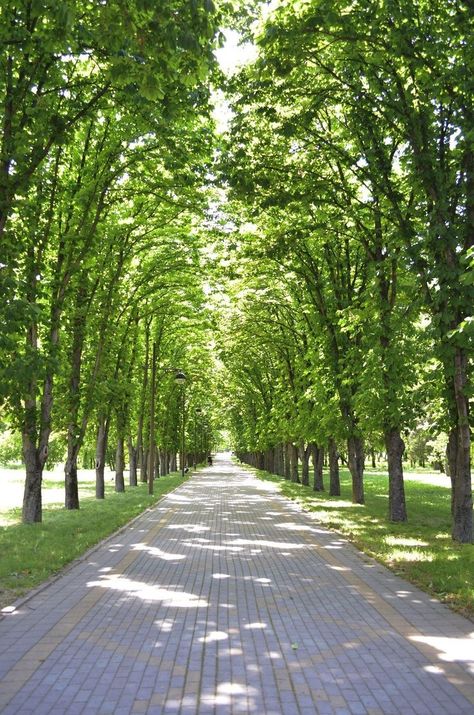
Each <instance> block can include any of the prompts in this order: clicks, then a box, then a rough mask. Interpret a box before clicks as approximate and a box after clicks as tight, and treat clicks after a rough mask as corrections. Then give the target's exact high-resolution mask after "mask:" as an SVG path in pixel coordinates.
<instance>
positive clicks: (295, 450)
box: [290, 442, 300, 484]
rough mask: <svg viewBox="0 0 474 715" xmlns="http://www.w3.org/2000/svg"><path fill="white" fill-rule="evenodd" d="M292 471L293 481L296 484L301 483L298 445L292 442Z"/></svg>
mask: <svg viewBox="0 0 474 715" xmlns="http://www.w3.org/2000/svg"><path fill="white" fill-rule="evenodd" d="M290 471H291V481H292V482H295V483H296V484H300V478H299V474H298V447H297V446H296V444H292V443H291V442H290Z"/></svg>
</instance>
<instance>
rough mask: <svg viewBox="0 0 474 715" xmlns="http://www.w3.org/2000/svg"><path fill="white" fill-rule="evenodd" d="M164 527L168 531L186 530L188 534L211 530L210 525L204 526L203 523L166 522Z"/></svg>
mask: <svg viewBox="0 0 474 715" xmlns="http://www.w3.org/2000/svg"><path fill="white" fill-rule="evenodd" d="M166 529H169V530H170V531H172V530H175V531H186V532H187V533H188V534H200V533H202V532H203V531H211V527H210V526H204V525H203V524H168V526H167V527H166Z"/></svg>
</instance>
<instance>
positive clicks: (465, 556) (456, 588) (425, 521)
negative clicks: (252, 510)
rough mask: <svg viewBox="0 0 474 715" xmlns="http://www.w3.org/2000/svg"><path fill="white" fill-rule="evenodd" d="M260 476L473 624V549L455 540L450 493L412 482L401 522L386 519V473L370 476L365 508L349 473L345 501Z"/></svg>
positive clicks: (407, 485)
mask: <svg viewBox="0 0 474 715" xmlns="http://www.w3.org/2000/svg"><path fill="white" fill-rule="evenodd" d="M257 476H258V477H259V478H261V479H266V480H270V481H272V482H275V483H277V484H278V486H279V489H280V492H281V494H283V495H284V496H286V497H288V498H289V499H293V500H295V501H297V502H298V503H299V504H301V506H302V507H303V508H304V509H305V510H308V511H312V512H315V513H316V515H317V518H318V520H319V521H320V523H321V524H322V525H323V526H326V527H328V528H329V529H333V530H335V531H337V532H339V533H340V534H343V535H344V536H346V537H347V538H348V539H349V540H350V541H351V542H352V543H353V544H355V546H357V547H358V548H359V549H360V550H361V551H364V552H365V553H366V554H369V555H370V556H372V557H374V558H375V559H377V560H378V561H380V562H381V563H383V564H385V565H386V566H388V567H389V568H390V569H391V570H392V571H394V572H395V573H397V574H398V575H400V576H402V577H403V578H405V579H406V580H408V581H410V582H412V583H414V584H416V585H417V586H419V587H420V588H422V589H423V590H424V591H427V592H428V593H430V594H432V595H434V596H436V597H437V598H438V599H440V600H441V601H443V602H445V603H448V604H449V605H450V606H451V607H452V608H453V609H454V610H457V611H459V612H461V613H462V614H463V615H465V616H467V617H469V618H471V619H473V620H474V545H472V544H457V543H455V542H453V541H452V539H451V514H450V499H451V493H450V489H446V488H443V487H438V486H431V485H427V484H422V483H420V482H415V481H408V480H407V481H406V482H405V494H406V501H407V511H408V522H407V523H404V524H400V523H390V522H389V521H388V519H387V512H388V496H387V489H388V478H387V476H386V475H385V476H381V475H380V474H376V473H372V474H371V473H370V472H369V473H368V474H366V476H365V477H364V486H365V501H366V503H365V505H364V506H361V505H357V504H352V503H351V479H350V475H349V472H348V471H347V470H342V471H341V496H340V497H330V496H328V495H327V494H326V493H325V492H322V493H321V492H319V493H318V492H314V491H313V489H312V487H303V486H301V485H300V484H294V483H293V482H288V481H286V480H284V479H282V478H280V477H277V476H275V475H271V474H268V473H267V472H261V471H259V472H257ZM325 480H326V482H327V481H328V480H327V477H325Z"/></svg>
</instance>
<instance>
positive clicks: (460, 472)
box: [448, 348, 473, 544]
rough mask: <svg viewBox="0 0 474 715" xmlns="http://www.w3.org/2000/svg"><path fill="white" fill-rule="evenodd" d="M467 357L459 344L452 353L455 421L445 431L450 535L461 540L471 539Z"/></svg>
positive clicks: (463, 542)
mask: <svg viewBox="0 0 474 715" xmlns="http://www.w3.org/2000/svg"><path fill="white" fill-rule="evenodd" d="M466 386H467V358H466V355H465V353H464V351H463V350H462V349H461V348H457V349H456V352H455V356H454V378H453V392H454V395H455V401H456V424H455V426H454V427H453V428H452V429H451V432H450V435H449V445H448V455H449V471H450V475H451V485H452V499H451V508H452V517H453V526H452V538H453V539H454V540H455V541H459V542H460V543H462V544H471V543H472V541H473V529H472V485H471V459H470V440H471V436H470V430H469V400H468V398H467V397H466V394H465V392H466Z"/></svg>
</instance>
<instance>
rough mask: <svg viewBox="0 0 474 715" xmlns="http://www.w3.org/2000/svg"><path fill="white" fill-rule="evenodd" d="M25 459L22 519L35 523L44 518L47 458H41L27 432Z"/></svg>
mask: <svg viewBox="0 0 474 715" xmlns="http://www.w3.org/2000/svg"><path fill="white" fill-rule="evenodd" d="M46 456H47V453H46ZM23 459H24V460H25V467H26V479H25V491H24V494H23V513H22V520H23V523H24V524H33V523H35V522H40V521H41V520H42V497H41V483H42V480H43V468H44V463H45V462H46V458H45V459H44V460H40V459H39V457H38V450H37V449H36V446H35V443H34V441H33V440H31V439H30V437H29V435H27V434H23Z"/></svg>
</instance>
